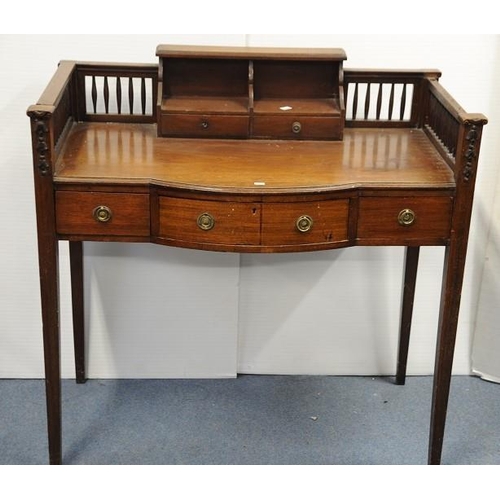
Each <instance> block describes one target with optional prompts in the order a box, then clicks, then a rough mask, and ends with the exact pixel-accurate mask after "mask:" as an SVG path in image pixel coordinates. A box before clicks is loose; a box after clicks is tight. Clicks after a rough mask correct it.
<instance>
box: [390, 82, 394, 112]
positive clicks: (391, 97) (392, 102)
mask: <svg viewBox="0 0 500 500" xmlns="http://www.w3.org/2000/svg"><path fill="white" fill-rule="evenodd" d="M393 110H394V83H392V84H391V95H390V96H389V120H392V112H393Z"/></svg>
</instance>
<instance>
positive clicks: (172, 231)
mask: <svg viewBox="0 0 500 500" xmlns="http://www.w3.org/2000/svg"><path fill="white" fill-rule="evenodd" d="M260 211H261V209H260V205H259V204H258V203H244V202H229V201H228V202H218V201H206V200H191V199H183V198H171V197H167V196H160V198H159V234H158V236H159V237H160V238H166V239H169V240H175V241H178V242H183V241H185V242H191V243H198V244H213V245H259V243H260Z"/></svg>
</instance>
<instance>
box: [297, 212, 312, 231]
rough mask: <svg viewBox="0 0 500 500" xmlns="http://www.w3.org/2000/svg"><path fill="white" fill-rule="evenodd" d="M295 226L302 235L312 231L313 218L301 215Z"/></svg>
mask: <svg viewBox="0 0 500 500" xmlns="http://www.w3.org/2000/svg"><path fill="white" fill-rule="evenodd" d="M295 226H296V227H297V229H298V230H299V231H300V232H301V233H307V231H310V230H311V228H312V227H313V220H312V217H309V215H301V216H300V217H299V218H298V219H297V222H296V223H295Z"/></svg>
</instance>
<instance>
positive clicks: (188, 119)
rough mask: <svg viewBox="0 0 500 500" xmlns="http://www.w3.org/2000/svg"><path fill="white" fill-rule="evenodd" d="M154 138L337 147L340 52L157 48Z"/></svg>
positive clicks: (341, 107) (340, 111) (342, 115)
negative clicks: (315, 142) (297, 142)
mask: <svg viewBox="0 0 500 500" xmlns="http://www.w3.org/2000/svg"><path fill="white" fill-rule="evenodd" d="M156 53H157V56H158V57H159V78H158V85H159V88H158V96H159V99H158V135H159V136H163V137H197V138H200V137H207V138H238V139H244V138H254V139H303V140H306V139H307V140H311V139H317V140H341V139H342V134H343V129H344V121H345V109H344V103H343V67H342V64H343V61H344V60H345V59H346V55H345V52H344V51H343V50H342V49H264V48H257V49H256V48H249V47H189V46H172V45H160V46H158V49H157V52H156Z"/></svg>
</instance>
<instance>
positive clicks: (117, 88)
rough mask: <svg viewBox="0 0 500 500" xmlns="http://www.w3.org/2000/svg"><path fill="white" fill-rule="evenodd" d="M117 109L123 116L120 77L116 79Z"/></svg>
mask: <svg viewBox="0 0 500 500" xmlns="http://www.w3.org/2000/svg"><path fill="white" fill-rule="evenodd" d="M116 107H117V110H118V114H119V115H121V114H122V83H121V78H120V77H119V76H117V77H116Z"/></svg>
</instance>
